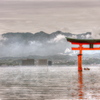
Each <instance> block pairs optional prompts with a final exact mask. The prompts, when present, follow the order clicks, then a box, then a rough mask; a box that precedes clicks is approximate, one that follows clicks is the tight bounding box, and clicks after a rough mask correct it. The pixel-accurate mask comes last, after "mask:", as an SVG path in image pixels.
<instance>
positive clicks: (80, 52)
mask: <svg viewBox="0 0 100 100" xmlns="http://www.w3.org/2000/svg"><path fill="white" fill-rule="evenodd" d="M79 48H80V51H79V54H78V55H77V56H78V71H82V45H79Z"/></svg>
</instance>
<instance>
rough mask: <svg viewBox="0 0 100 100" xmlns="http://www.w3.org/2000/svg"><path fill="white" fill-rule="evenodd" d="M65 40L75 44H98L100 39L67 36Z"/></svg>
mask: <svg viewBox="0 0 100 100" xmlns="http://www.w3.org/2000/svg"><path fill="white" fill-rule="evenodd" d="M66 39H67V41H69V42H71V43H76V44H100V39H74V38H67V37H66Z"/></svg>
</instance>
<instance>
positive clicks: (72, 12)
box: [0, 0, 100, 34]
mask: <svg viewBox="0 0 100 100" xmlns="http://www.w3.org/2000/svg"><path fill="white" fill-rule="evenodd" d="M57 30H60V31H63V32H71V33H75V34H80V33H84V32H93V33H96V32H99V30H100V0H0V34H2V33H6V32H33V33H35V32H39V31H45V32H47V33H52V32H54V31H57Z"/></svg>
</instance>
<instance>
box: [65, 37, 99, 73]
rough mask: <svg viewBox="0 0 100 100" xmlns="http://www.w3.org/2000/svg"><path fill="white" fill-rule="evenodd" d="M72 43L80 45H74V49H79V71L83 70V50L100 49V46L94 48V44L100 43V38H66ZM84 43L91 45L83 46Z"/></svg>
mask: <svg viewBox="0 0 100 100" xmlns="http://www.w3.org/2000/svg"><path fill="white" fill-rule="evenodd" d="M66 39H67V41H69V42H71V44H74V45H79V47H77V48H75V47H72V50H79V54H78V55H77V56H78V71H82V50H100V47H98V48H94V47H93V46H94V45H100V39H73V38H66ZM83 45H89V48H85V47H82V46H83Z"/></svg>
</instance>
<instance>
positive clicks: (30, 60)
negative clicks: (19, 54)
mask: <svg viewBox="0 0 100 100" xmlns="http://www.w3.org/2000/svg"><path fill="white" fill-rule="evenodd" d="M34 63H35V61H34V59H26V60H22V65H23V66H24V65H28V66H32V65H34Z"/></svg>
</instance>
